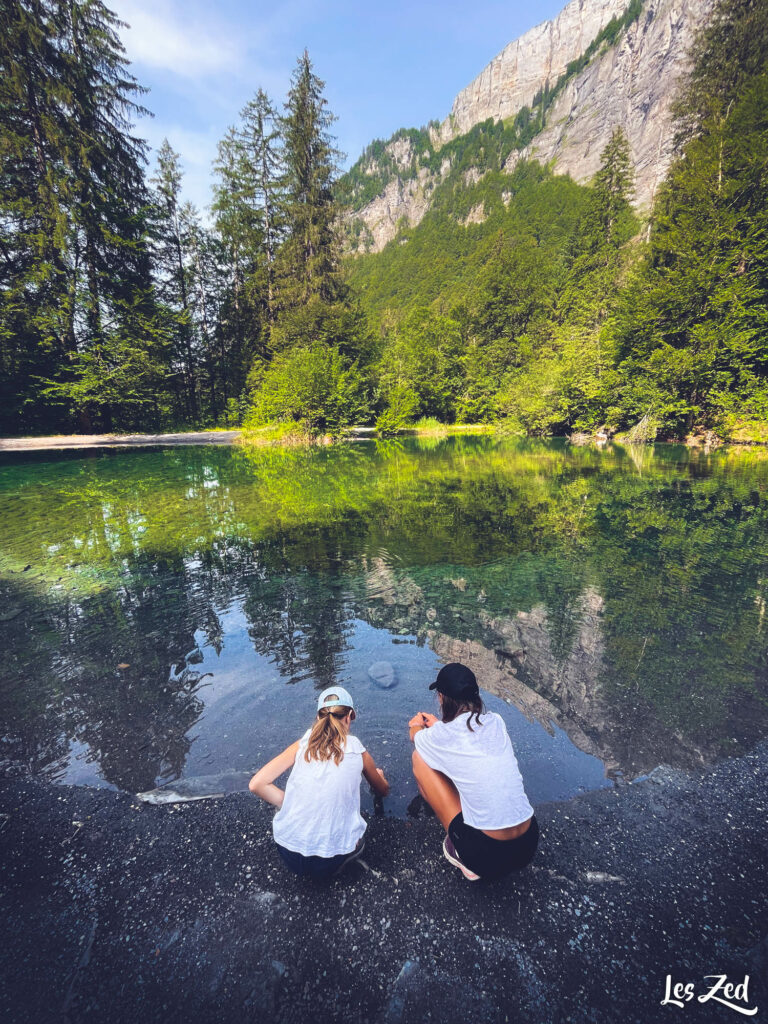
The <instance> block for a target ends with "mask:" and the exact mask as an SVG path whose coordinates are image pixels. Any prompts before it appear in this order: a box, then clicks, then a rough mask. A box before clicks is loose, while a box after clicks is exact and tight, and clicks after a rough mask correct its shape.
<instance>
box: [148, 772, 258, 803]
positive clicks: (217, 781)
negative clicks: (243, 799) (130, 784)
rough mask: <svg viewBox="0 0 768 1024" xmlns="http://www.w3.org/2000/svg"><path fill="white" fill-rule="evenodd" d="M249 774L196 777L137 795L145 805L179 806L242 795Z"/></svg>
mask: <svg viewBox="0 0 768 1024" xmlns="http://www.w3.org/2000/svg"><path fill="white" fill-rule="evenodd" d="M250 779H251V773H250V772H222V773H221V774H219V775H198V776H197V777H195V778H191V779H177V780H176V781H175V782H169V783H168V784H167V785H166V786H158V788H157V789H150V790H147V792H146V793H137V794H136V798H137V799H138V800H143V802H144V803H145V804H179V803H189V802H190V801H192V800H215V799H217V798H218V797H222V796H225V795H226V794H227V793H243V792H245V791H246V790H247V789H248V782H249V781H250Z"/></svg>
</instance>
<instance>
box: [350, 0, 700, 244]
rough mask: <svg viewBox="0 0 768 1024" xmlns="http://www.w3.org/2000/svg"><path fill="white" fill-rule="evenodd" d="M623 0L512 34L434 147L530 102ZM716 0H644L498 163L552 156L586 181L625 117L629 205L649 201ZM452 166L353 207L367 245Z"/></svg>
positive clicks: (410, 214) (401, 149) (385, 238)
mask: <svg viewBox="0 0 768 1024" xmlns="http://www.w3.org/2000/svg"><path fill="white" fill-rule="evenodd" d="M627 3H628V0H571V3H569V4H568V5H567V6H566V7H565V8H564V9H563V11H562V12H561V13H560V14H559V15H558V17H557V18H555V19H553V20H552V21H548V22H545V23H544V24H542V25H539V26H537V27H536V28H534V29H531V31H530V32H526V33H525V35H523V36H521V37H520V39H516V40H515V41H514V42H512V43H510V44H509V45H508V46H507V47H505V48H504V50H502V51H501V53H500V54H499V55H498V56H497V57H496V58H494V60H493V61H491V63H490V64H489V65H488V66H487V67H486V68H485V69H484V70H483V71H482V72H481V73H480V75H478V77H477V78H476V79H475V80H474V81H473V82H472V83H470V85H468V86H467V88H466V89H463V90H462V91H461V92H460V93H459V94H458V96H457V97H456V99H455V100H454V103H453V109H452V111H451V114H450V116H449V117H448V118H446V120H445V121H444V122H443V123H442V125H441V126H440V128H439V129H437V130H435V131H433V132H432V143H433V145H434V147H435V150H436V151H438V152H439V150H440V147H441V146H443V145H444V144H445V143H446V142H448V141H449V140H450V139H452V138H455V137H456V136H457V135H460V134H463V133H465V132H467V131H469V130H470V128H472V126H473V125H475V124H478V123H479V122H481V121H484V120H486V119H487V118H489V117H493V118H495V119H503V118H507V117H512V116H514V115H515V114H516V113H517V112H518V111H519V110H520V109H521V107H523V106H525V105H526V104H530V103H531V101H532V100H533V98H534V96H535V94H536V92H537V91H538V90H539V89H541V88H542V87H544V86H546V85H547V84H549V85H553V84H554V83H555V82H556V81H557V79H558V77H559V76H560V75H561V74H562V73H563V72H564V71H565V69H566V67H567V65H568V63H569V62H570V61H572V60H574V59H575V58H577V57H579V56H580V55H581V54H582V53H583V52H584V51H585V50H586V48H587V47H588V46H589V44H590V43H591V42H592V41H593V40H594V39H595V37H596V36H597V35H598V34H599V32H600V31H601V29H602V28H603V27H604V26H605V25H606V24H607V23H608V22H609V21H610V20H611V18H614V17H617V16H619V15H621V14H622V13H623V11H624V10H625V9H626V7H627ZM712 5H713V0H646V2H645V5H644V8H643V12H642V14H641V15H640V17H639V18H638V20H637V21H636V22H634V23H633V24H632V25H630V27H629V28H628V29H627V30H626V31H625V32H624V33H623V34H622V35H621V36H620V38H619V39H618V41H617V43H616V44H615V45H614V46H612V47H609V48H608V49H606V50H605V51H604V52H602V53H599V54H597V55H596V56H595V57H594V58H593V59H592V61H591V62H590V64H589V65H588V66H587V67H586V68H585V69H584V70H583V71H581V72H580V73H579V74H578V75H575V76H574V77H573V78H572V79H571V81H570V82H569V83H568V85H567V86H566V87H565V88H564V90H563V92H562V93H561V94H560V95H559V96H558V98H557V100H556V101H555V103H554V105H553V107H552V108H551V109H550V110H549V113H548V115H547V124H546V127H545V128H544V130H543V131H542V132H541V133H540V134H539V135H538V136H537V137H536V138H535V139H534V140H533V142H532V143H531V145H530V146H529V147H528V149H527V150H524V151H522V152H519V151H517V150H515V151H513V152H512V153H510V154H509V156H508V157H507V160H506V162H505V164H504V169H505V170H507V171H511V170H513V169H514V167H515V165H516V164H517V162H518V161H519V160H520V159H522V158H531V159H535V160H538V161H539V162H541V163H551V164H552V166H553V167H554V169H555V171H556V172H557V173H560V174H570V175H571V177H573V178H574V179H575V180H576V181H578V182H580V183H585V182H588V181H589V180H590V179H591V178H592V177H593V175H594V174H595V172H596V171H597V169H598V167H599V166H600V155H601V153H602V151H603V149H604V148H605V146H606V144H607V143H608V140H609V139H610V137H611V133H612V132H613V130H614V129H615V128H616V127H619V126H621V127H622V128H623V129H624V131H625V132H626V134H627V138H628V139H629V144H630V149H631V152H632V158H633V161H634V163H635V172H636V181H635V196H634V201H635V205H636V206H637V207H639V208H647V207H648V206H650V204H651V203H652V201H653V198H654V195H655V193H656V190H657V189H658V186H659V184H660V183H661V182H662V180H663V179H664V176H665V174H666V172H667V169H668V168H669V164H670V161H671V159H672V156H673V127H672V119H671V114H670V108H671V105H672V102H673V100H674V98H675V95H676V94H677V91H678V89H679V85H680V79H681V76H682V75H683V74H684V73H685V71H686V70H687V66H688V65H687V53H688V51H689V48H690V45H691V42H692V40H693V37H694V35H695V33H696V31H697V30H698V29H699V27H700V26H701V25H702V23H703V22H704V21H705V19H706V18H707V17H708V16H709V13H710V11H711V9H712ZM388 148H389V149H390V153H391V155H392V156H393V157H394V158H395V161H396V163H397V166H398V168H400V169H401V171H403V170H405V168H406V167H407V166H409V165H410V161H411V159H412V152H411V149H410V144H409V143H408V141H407V140H403V139H400V140H397V141H395V142H392V143H390V146H389V147H388ZM482 170H483V169H477V170H476V171H475V173H474V174H473V172H472V169H470V171H467V172H465V178H466V183H467V184H471V183H472V181H475V180H478V179H479V177H480V176H481V175H482ZM449 171H450V161H448V160H447V159H446V160H444V161H443V164H442V166H441V169H440V173H439V174H433V173H432V172H431V171H430V170H429V169H428V168H426V167H421V168H420V169H419V171H418V175H417V176H416V177H410V178H408V177H400V176H398V177H397V178H395V179H393V180H392V181H390V182H389V184H388V185H387V186H386V188H385V190H384V191H383V192H382V194H381V195H380V196H377V197H376V199H374V200H373V201H372V202H371V203H369V204H368V205H367V206H366V207H365V208H364V209H362V210H359V211H357V213H356V214H355V215H354V216H355V218H359V219H360V220H362V222H363V224H364V225H365V228H366V231H367V232H368V246H369V250H370V251H373V252H380V251H381V250H382V249H383V248H384V246H385V245H386V244H387V243H388V242H390V241H391V240H392V239H393V238H394V237H395V236H396V234H397V232H398V230H399V228H400V226H401V225H402V224H407V225H408V226H409V227H415V226H416V225H417V224H419V222H420V221H421V220H422V218H423V217H424V214H425V213H426V212H427V210H428V209H429V207H430V203H431V196H432V192H433V191H434V189H435V187H436V186H437V185H439V184H440V182H441V180H443V178H444V177H445V176H446V175H447V173H448V172H449ZM371 173H375V168H373V167H372V168H371ZM481 219H482V213H481V211H480V210H479V209H474V210H473V211H472V213H471V215H470V216H469V217H468V218H467V220H466V221H465V222H464V223H467V224H468V223H478V222H479V221H480V220H481Z"/></svg>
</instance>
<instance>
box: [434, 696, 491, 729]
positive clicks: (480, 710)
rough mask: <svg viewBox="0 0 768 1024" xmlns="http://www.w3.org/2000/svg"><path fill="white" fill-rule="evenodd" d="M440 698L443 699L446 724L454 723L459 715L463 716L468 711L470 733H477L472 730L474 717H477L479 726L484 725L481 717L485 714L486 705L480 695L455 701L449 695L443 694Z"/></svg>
mask: <svg viewBox="0 0 768 1024" xmlns="http://www.w3.org/2000/svg"><path fill="white" fill-rule="evenodd" d="M440 696H441V697H442V698H443V702H442V715H443V721H444V722H452V721H453V720H454V718H456V716H457V715H463V714H464V712H465V711H468V712H469V718H468V719H467V728H468V729H469V731H470V732H474V731H475V730H474V729H473V728H472V715H474V716H475V722H476V723H477V724H478V725H482V724H483V723H482V722H481V721H480V715H484V714H485V704H483V699H482V697H481V696H480V694H479V693H478V695H477V696H476V697H462V699H461V700H454V698H453V697H449V696H448V694H447V693H443V694H441V695H440Z"/></svg>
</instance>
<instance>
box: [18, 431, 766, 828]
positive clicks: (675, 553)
mask: <svg viewBox="0 0 768 1024" xmlns="http://www.w3.org/2000/svg"><path fill="white" fill-rule="evenodd" d="M767 482H768V462H766V460H765V459H764V458H762V457H761V456H760V455H759V454H755V453H745V454H743V455H728V454H726V453H716V454H715V455H711V456H703V455H701V454H699V453H689V452H687V451H686V450H684V449H677V448H671V447H664V446H659V447H657V448H656V449H653V450H651V449H645V450H642V451H640V452H635V451H627V450H622V449H616V450H614V451H609V452H602V453H598V452H593V451H590V450H584V449H576V450H574V449H571V448H569V447H567V446H566V445H564V444H562V443H551V444H544V443H540V444H532V443H530V442H503V443H502V442H495V441H492V440H490V439H488V438H452V439H448V440H445V441H442V442H440V443H437V444H432V445H431V446H429V447H425V446H423V445H420V444H419V443H418V442H415V441H412V442H408V443H389V444H386V445H377V444H375V443H373V442H371V443H365V444H361V445H355V446H350V447H348V448H335V449H332V450H318V451H306V452H303V451H302V452H295V451H290V452H283V451H278V452H273V451H267V452H263V451H262V452H258V453H254V454H253V455H252V456H249V455H248V454H246V453H244V452H243V451H241V450H239V449H224V448H197V449H192V448H184V449H163V450H149V451H147V450H144V451H130V452H123V451H117V452H99V453H98V454H97V455H95V456H90V457H89V456H83V454H82V453H77V454H75V455H73V454H65V455H61V454H56V455H53V456H52V455H51V454H49V453H46V454H45V455H44V456H39V455H38V456H29V455H25V456H17V455H14V456H5V457H3V459H2V462H0V587H1V588H2V594H1V595H0V596H1V597H2V601H1V602H0V623H2V629H3V635H4V640H5V645H4V646H5V650H6V664H5V666H4V668H5V671H4V672H3V674H2V677H1V679H0V712H1V713H2V720H3V730H2V741H1V742H2V757H3V759H4V761H5V762H6V764H7V765H17V764H19V763H21V764H25V765H28V766H30V767H31V768H32V770H34V771H36V772H40V773H44V774H47V775H49V776H51V777H53V778H58V779H65V780H70V781H81V782H89V783H96V784H105V783H107V784H111V785H115V786H118V787H120V788H123V789H127V790H131V791H134V792H135V791H139V790H144V789H149V788H152V787H153V786H154V785H155V784H156V783H157V782H158V781H163V780H168V779H172V778H175V777H178V776H179V775H201V774H212V773H214V772H217V771H224V770H229V769H232V768H244V769H246V770H251V769H252V768H254V767H255V766H257V765H258V764H259V763H260V761H262V760H263V759H264V758H265V757H267V756H269V755H271V754H272V753H274V752H275V751H276V750H279V749H280V748H281V747H282V746H284V745H285V744H287V743H288V742H290V741H292V740H293V739H295V738H296V736H297V735H298V733H299V732H300V731H301V730H302V729H303V728H304V727H305V725H306V724H307V722H308V715H309V716H310V717H311V708H312V694H313V693H314V692H315V690H316V689H321V688H324V687H325V686H328V685H332V684H333V683H334V682H338V683H340V684H342V685H345V686H347V687H348V688H349V689H351V690H352V691H353V692H354V693H355V695H356V697H357V699H358V700H359V703H360V710H361V714H360V719H359V723H358V732H359V734H360V735H361V737H362V738H363V740H364V741H365V742H367V743H369V744H370V746H371V748H372V749H373V750H374V752H375V755H376V757H377V759H379V760H381V761H382V762H383V763H384V764H385V765H386V767H387V768H388V770H389V772H390V773H391V774H392V775H393V777H394V780H395V782H396V784H399V785H398V789H399V792H400V795H399V796H398V797H397V798H396V799H395V800H393V801H392V808H393V809H394V810H395V811H396V812H401V811H402V810H403V809H404V807H405V804H406V803H407V798H408V797H409V796H410V795H412V794H411V793H410V788H412V787H410V783H409V780H408V773H407V768H408V743H407V739H406V737H405V735H404V730H403V723H404V721H405V720H407V718H408V717H409V715H410V714H411V712H412V711H413V710H414V709H415V708H416V707H419V706H423V705H424V704H425V702H426V703H428V698H425V686H426V683H427V682H428V681H429V679H430V678H431V677H432V675H433V673H434V672H435V671H436V669H437V667H439V664H440V663H441V661H449V660H461V661H464V662H466V663H467V664H470V665H471V666H472V667H473V668H474V670H475V672H476V673H477V675H478V678H479V680H480V681H481V685H482V686H483V687H484V689H485V691H486V694H487V696H488V701H489V703H490V704H491V706H493V707H494V708H495V709H499V710H501V711H502V713H503V714H504V715H505V718H506V719H507V721H508V723H509V727H510V732H511V734H512V736H513V741H514V742H515V745H516V748H517V751H518V756H519V759H520V761H521V765H522V767H523V771H524V774H525V776H526V781H527V782H528V785H529V789H530V791H531V795H532V798H533V799H534V800H543V799H551V798H557V797H564V796H568V795H571V794H572V793H575V792H577V791H579V790H580V789H584V788H592V787H595V786H599V785H604V784H606V782H607V781H609V780H611V779H623V778H634V777H636V776H637V775H639V774H642V773H645V772H648V771H649V770H651V769H652V768H653V767H655V766H656V765H657V764H659V763H662V762H663V763H668V764H673V765H676V766H680V767H692V766H696V765H700V764H705V763H709V762H711V761H713V760H715V759H717V758H718V757H721V756H726V755H728V754H731V753H736V752H739V751H741V750H744V749H747V748H749V746H750V745H752V744H753V743H754V742H756V740H757V739H759V738H760V737H761V736H763V735H765V734H766V733H767V732H768V686H767V685H766V659H765V628H766V627H765V598H766V580H767V579H768V573H766V554H767V553H768V540H767V538H768V534H767V533H766V525H767V524H766V517H767V513H768V506H767V504H766V483H767ZM381 660H385V661H388V662H390V663H391V664H392V666H393V669H394V673H395V680H396V686H395V687H394V688H392V689H381V688H379V686H378V685H377V683H376V681H375V680H374V679H373V678H372V677H371V676H370V674H369V672H368V669H369V667H370V665H371V663H373V662H376V661H381Z"/></svg>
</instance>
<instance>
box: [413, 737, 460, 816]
mask: <svg viewBox="0 0 768 1024" xmlns="http://www.w3.org/2000/svg"><path fill="white" fill-rule="evenodd" d="M412 761H413V774H414V776H415V777H416V785H417V786H418V787H419V792H420V793H421V795H422V796H423V797H424V799H425V800H426V801H427V803H428V804H429V806H430V807H431V808H432V810H433V811H434V812H435V814H436V815H437V817H438V819H439V821H440V824H441V825H442V826H443V828H444V829H445V831H446V832H447V831H448V826H449V825H450V823H451V822H452V821H453V819H454V818H455V817H456V815H457V814H458V813H459V811H460V810H461V800H460V799H459V791H458V790H457V789H456V787H455V786H454V784H453V783H452V782H451V780H450V779H449V778H448V776H447V775H443V773H442V772H438V771H435V769H434V768H430V767H429V765H428V764H427V762H426V761H425V760H424V758H423V757H422V756H421V754H419V753H418V752H417V751H415V750H414V752H413V758H412Z"/></svg>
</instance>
